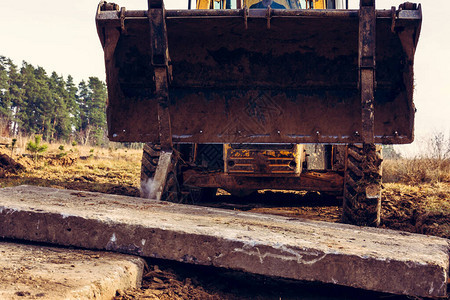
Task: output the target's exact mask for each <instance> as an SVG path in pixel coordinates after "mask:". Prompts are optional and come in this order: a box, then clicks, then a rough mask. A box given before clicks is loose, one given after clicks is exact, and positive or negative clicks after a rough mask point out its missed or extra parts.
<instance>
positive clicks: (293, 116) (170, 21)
mask: <svg viewBox="0 0 450 300" xmlns="http://www.w3.org/2000/svg"><path fill="white" fill-rule="evenodd" d="M419 9H420V7H419ZM210 12H211V13H210V14H208V11H195V10H191V11H167V13H166V26H167V36H168V50H169V56H170V63H171V69H172V75H173V78H172V80H171V83H170V86H169V98H170V103H169V111H170V120H171V127H172V137H173V141H174V142H176V143H193V142H194V143H348V142H362V138H361V136H360V132H361V126H362V122H361V103H360V90H359V87H358V74H359V73H358V72H359V69H358V13H357V11H356V12H355V11H328V12H324V11H320V12H319V11H317V12H314V11H305V10H290V11H289V10H287V11H281V10H280V11H277V10H272V12H271V15H270V18H267V15H266V14H265V10H260V11H259V10H258V11H256V10H255V12H252V11H251V13H249V15H247V17H246V18H245V17H244V15H245V10H224V11H210ZM103 13H105V15H102V14H103ZM114 13H116V12H109V11H108V12H99V13H98V14H97V27H98V28H99V30H98V31H99V35H100V39H101V40H102V43H103V44H104V49H105V53H114V54H113V57H112V58H111V59H109V60H106V70H107V84H108V92H109V103H108V124H109V136H110V139H111V140H114V141H139V142H158V141H159V135H158V130H159V129H158V120H157V109H156V108H157V104H158V102H157V100H156V98H155V82H154V69H153V67H152V65H151V36H150V28H149V22H148V19H147V17H146V16H147V12H145V11H133V12H127V13H126V14H124V15H125V19H124V21H122V24H123V26H124V27H125V28H122V29H121V23H120V18H119V17H118V16H119V12H117V13H116V15H117V16H116V15H115V14H114ZM390 15H391V12H390V11H377V22H376V39H377V40H376V45H377V46H376V83H377V85H376V91H375V104H374V106H375V108H374V110H375V118H374V119H375V121H374V122H375V142H376V143H398V144H403V143H409V142H411V141H412V140H413V124H414V105H413V101H412V91H413V60H414V52H415V47H416V44H417V37H418V34H419V31H420V24H421V13H420V10H419V11H413V12H411V13H409V14H406V13H405V12H404V11H403V13H402V14H397V15H396V16H395V23H393V19H392V18H390V17H389V16H390ZM127 16H128V17H127ZM402 16H404V17H402ZM245 20H246V22H247V29H246V24H245ZM269 23H270V25H268V24H269ZM268 27H270V28H268ZM392 29H393V30H392ZM113 30H115V31H116V32H119V33H120V38H119V39H118V41H117V43H116V44H115V43H108V40H112V41H114V39H112V38H108V32H109V34H111V33H110V32H111V31H113ZM105 41H106V42H105Z"/></svg>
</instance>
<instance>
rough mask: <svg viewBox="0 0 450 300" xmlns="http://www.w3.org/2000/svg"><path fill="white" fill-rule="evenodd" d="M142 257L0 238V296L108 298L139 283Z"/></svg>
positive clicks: (18, 297)
mask: <svg viewBox="0 0 450 300" xmlns="http://www.w3.org/2000/svg"><path fill="white" fill-rule="evenodd" d="M144 263H145V262H144V260H143V259H142V258H139V257H135V256H131V255H125V254H118V253H110V252H100V251H97V252H94V251H87V250H74V249H62V248H54V247H44V246H36V245H23V244H15V243H7V242H0V299H4V300H8V299H112V298H113V297H114V296H115V295H116V291H117V290H118V289H120V290H126V289H130V288H137V287H140V284H141V281H142V273H143V269H144Z"/></svg>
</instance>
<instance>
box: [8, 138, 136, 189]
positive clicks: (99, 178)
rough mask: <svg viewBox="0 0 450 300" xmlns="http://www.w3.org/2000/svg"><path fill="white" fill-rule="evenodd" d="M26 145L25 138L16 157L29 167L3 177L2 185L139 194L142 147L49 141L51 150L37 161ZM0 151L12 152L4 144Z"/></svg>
mask: <svg viewBox="0 0 450 300" xmlns="http://www.w3.org/2000/svg"><path fill="white" fill-rule="evenodd" d="M25 145H26V142H21V143H20V144H19V147H18V148H17V149H15V150H14V155H13V159H15V160H16V161H17V162H19V163H21V164H22V165H24V166H25V167H26V169H27V170H26V171H25V172H24V173H22V174H19V175H10V176H8V177H7V178H3V179H2V181H1V182H0V187H6V186H16V185H21V184H32V185H40V186H49V187H58V188H70V189H79V190H90V191H96V192H105V193H114V194H127V195H134V196H137V195H139V190H138V189H139V184H140V183H139V178H140V164H141V155H142V150H141V149H128V148H124V147H123V146H121V145H120V144H113V143H111V147H110V148H100V147H90V146H79V145H75V146H72V145H70V144H60V143H55V144H49V147H48V150H47V151H46V152H45V153H43V154H42V155H41V156H40V157H39V159H38V161H34V160H33V159H32V158H31V157H30V154H29V153H27V151H25ZM61 146H62V147H61ZM61 149H63V150H61ZM0 152H3V153H6V154H8V155H10V154H11V150H10V149H5V148H3V149H1V150H0Z"/></svg>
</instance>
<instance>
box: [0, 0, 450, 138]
mask: <svg viewBox="0 0 450 300" xmlns="http://www.w3.org/2000/svg"><path fill="white" fill-rule="evenodd" d="M405 1H406V0H403V1H399V0H376V5H377V9H389V8H390V7H391V6H396V7H398V5H399V4H400V3H403V2H405ZM410 1H412V0H410ZM349 2H350V8H357V7H358V5H359V1H358V0H349ZM417 2H419V1H417ZM116 3H118V4H119V5H120V6H124V7H126V8H127V9H138V10H145V9H146V8H147V0H117V1H116ZM421 3H422V10H423V24H422V32H421V35H420V40H419V45H418V48H417V52H416V60H415V83H416V91H415V96H414V101H415V104H416V107H417V110H418V111H417V114H416V135H417V136H419V137H420V136H423V135H425V134H426V133H428V132H431V131H435V130H439V131H445V132H450V118H449V116H448V115H449V114H450V17H449V16H448V11H449V8H450V1H449V0H422V2H421ZM97 4H98V1H97V0H76V1H68V0H39V1H36V0H33V1H31V0H22V1H14V0H1V1H0V11H1V12H2V17H1V18H0V28H1V33H0V55H3V56H6V57H9V58H12V59H13V60H14V62H15V63H16V64H17V65H19V66H20V65H21V64H22V60H25V61H27V62H28V63H31V64H32V65H34V66H37V65H38V66H42V67H44V68H45V69H46V70H47V72H48V73H51V72H52V71H56V72H57V73H58V74H60V75H63V76H64V77H67V75H69V74H70V75H72V76H73V77H74V78H75V81H76V82H79V81H81V80H82V79H87V78H88V77H89V76H97V77H99V78H101V79H102V80H105V67H104V61H103V51H102V49H101V46H100V42H99V40H98V37H97V32H96V28H95V22H94V18H95V11H96V7H97ZM165 4H166V8H168V9H170V8H187V0H166V2H165Z"/></svg>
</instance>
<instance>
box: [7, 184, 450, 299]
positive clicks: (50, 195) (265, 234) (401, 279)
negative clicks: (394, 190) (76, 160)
mask: <svg viewBox="0 0 450 300" xmlns="http://www.w3.org/2000/svg"><path fill="white" fill-rule="evenodd" d="M0 236H1V237H8V238H18V239H25V240H32V241H45V242H49V243H55V244H60V245H73V246H79V247H85V248H90V249H101V250H110V251H118V252H123V253H130V254H135V255H140V256H145V257H155V258H162V259H169V260H175V261H180V262H186V263H192V264H201V265H212V266H216V267H223V268H230V269H235V270H242V271H246V272H251V273H256V274H263V275H269V276H278V277H283V278H291V279H299V280H309V281H321V282H327V283H335V284H339V285H344V286H351V287H357V288H362V289H368V290H374V291H383V292H389V293H395V294H405V295H412V296H426V297H444V296H445V295H446V289H447V280H448V268H449V254H448V249H449V241H448V240H446V239H442V238H437V237H431V236H424V235H418V234H411V233H405V232H399V231H393V230H387V229H376V228H362V227H356V226H351V225H344V224H335V223H326V222H318V221H309V220H299V219H290V218H286V217H280V216H269V215H259V214H254V213H246V212H239V211H230V210H221V209H214V208H206V207H198V206H187V205H180V204H173V203H167V202H158V201H153V200H147V199H141V198H132V197H126V196H117V195H106V194H100V193H91V192H80V191H71V190H59V189H52V188H42V187H32V186H20V187H14V188H4V189H1V190H0Z"/></svg>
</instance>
